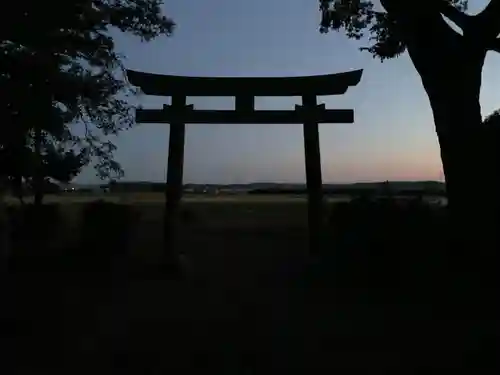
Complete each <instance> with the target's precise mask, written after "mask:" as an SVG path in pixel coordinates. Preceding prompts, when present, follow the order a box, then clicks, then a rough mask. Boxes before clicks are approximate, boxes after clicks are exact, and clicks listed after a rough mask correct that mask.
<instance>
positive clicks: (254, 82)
mask: <svg viewBox="0 0 500 375" xmlns="http://www.w3.org/2000/svg"><path fill="white" fill-rule="evenodd" d="M362 74H363V71H362V70H355V71H350V72H343V73H337V74H328V75H319V76H306V77H276V78H275V77H269V78H268V77H184V76H172V75H160V74H152V73H143V72H138V71H134V70H127V77H128V80H129V82H130V83H131V84H132V85H134V86H137V87H140V88H141V90H142V92H143V93H144V94H146V95H155V96H170V97H171V98H172V100H171V105H164V106H163V108H162V109H138V110H137V112H136V121H137V122H138V123H168V124H170V136H169V149H168V169H167V184H166V192H165V193H166V207H165V208H166V210H165V227H164V229H165V251H166V252H168V253H170V254H171V255H173V253H174V249H176V242H177V240H176V234H177V232H178V225H179V220H178V217H179V215H178V213H179V205H180V201H181V198H182V191H183V166H184V144H185V126H186V124H187V123H192V124H210V123H211V124H303V130H304V153H305V170H306V183H307V194H308V236H309V238H308V241H309V252H310V253H312V254H314V253H317V252H318V251H319V250H320V247H321V243H322V241H321V238H322V234H323V232H324V213H323V193H322V184H323V183H322V176H321V158H320V147H319V130H318V124H319V123H353V122H354V111H353V110H352V109H326V108H325V104H319V105H318V103H317V97H318V96H320V95H321V96H325V95H342V94H344V93H345V92H346V91H347V89H348V88H349V87H350V86H356V85H357V84H358V83H359V82H360V80H361V76H362ZM188 96H207V97H210V96H212V97H213V96H232V97H234V98H235V109H234V110H196V109H194V108H193V105H187V104H186V98H187V97H188ZM256 96H300V97H302V105H296V106H295V109H294V110H255V106H254V102H255V97H256ZM165 255H167V254H165Z"/></svg>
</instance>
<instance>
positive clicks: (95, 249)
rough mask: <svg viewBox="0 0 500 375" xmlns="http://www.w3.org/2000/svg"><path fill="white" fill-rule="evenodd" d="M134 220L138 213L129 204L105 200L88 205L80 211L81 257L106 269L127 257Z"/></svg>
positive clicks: (135, 220) (135, 221)
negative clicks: (118, 259) (115, 261)
mask: <svg viewBox="0 0 500 375" xmlns="http://www.w3.org/2000/svg"><path fill="white" fill-rule="evenodd" d="M137 219H138V213H137V211H136V210H135V209H134V208H133V207H132V206H130V205H126V204H116V203H108V202H104V201H96V202H92V203H89V204H87V205H86V206H85V207H84V209H83V212H82V220H81V233H80V242H79V251H78V253H79V255H80V258H83V259H85V260H87V261H89V262H91V263H93V264H94V265H95V266H104V267H107V266H110V265H111V263H112V262H113V260H115V259H117V258H118V257H124V256H126V255H127V254H128V250H129V243H130V239H131V237H132V234H133V233H134V229H135V224H136V223H137ZM83 259H80V260H83ZM84 263H85V264H86V263H87V262H85V261H84Z"/></svg>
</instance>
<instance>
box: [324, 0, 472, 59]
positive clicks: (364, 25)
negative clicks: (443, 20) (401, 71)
mask: <svg viewBox="0 0 500 375" xmlns="http://www.w3.org/2000/svg"><path fill="white" fill-rule="evenodd" d="M467 2H468V1H467V0H420V1H418V2H415V1H409V0H396V1H394V0H393V1H390V0H389V1H387V0H385V1H384V0H382V1H381V3H382V5H383V6H384V8H385V9H386V10H379V9H377V8H376V6H375V4H374V2H373V1H371V0H320V11H321V15H322V17H321V24H320V31H321V32H322V33H326V32H328V30H335V31H339V30H341V29H344V30H345V32H346V35H347V36H348V37H349V38H353V39H357V40H360V39H362V38H363V37H368V39H369V41H370V44H369V45H368V46H363V47H361V50H364V51H368V52H370V53H371V54H372V55H373V57H376V58H379V59H380V60H382V61H384V60H385V59H390V58H394V57H397V56H399V55H401V54H402V53H404V52H405V51H406V47H407V46H406V43H405V41H404V38H403V36H402V35H401V30H400V29H399V28H398V15H400V11H401V10H402V8H403V7H405V8H406V9H408V10H409V11H410V12H413V13H417V12H425V13H427V14H432V13H435V14H442V15H444V16H446V17H448V18H450V19H451V20H453V22H456V23H457V22H458V23H461V22H460V21H459V20H458V18H461V15H460V12H463V11H466V10H467ZM457 16H458V17H457ZM423 26H424V27H425V25H423Z"/></svg>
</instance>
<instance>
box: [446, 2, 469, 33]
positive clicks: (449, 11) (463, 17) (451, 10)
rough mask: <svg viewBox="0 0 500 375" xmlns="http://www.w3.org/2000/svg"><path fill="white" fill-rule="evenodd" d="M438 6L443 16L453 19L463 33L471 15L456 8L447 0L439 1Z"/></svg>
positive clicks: (467, 26)
mask: <svg viewBox="0 0 500 375" xmlns="http://www.w3.org/2000/svg"><path fill="white" fill-rule="evenodd" d="M438 8H439V11H440V12H441V14H442V15H443V16H446V17H447V18H449V19H450V20H451V21H453V23H455V24H456V25H457V26H458V27H460V28H461V29H462V31H463V32H464V33H465V30H466V29H468V28H469V26H470V24H471V20H472V17H471V16H469V15H468V14H465V13H463V12H462V11H460V10H458V9H457V8H455V7H454V6H453V5H451V4H450V3H449V2H447V1H441V2H440V4H439V6H438Z"/></svg>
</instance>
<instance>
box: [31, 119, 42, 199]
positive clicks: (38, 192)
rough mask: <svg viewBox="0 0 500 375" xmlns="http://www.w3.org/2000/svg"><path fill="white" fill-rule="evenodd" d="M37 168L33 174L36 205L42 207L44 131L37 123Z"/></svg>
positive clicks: (35, 139) (35, 140) (35, 138)
mask: <svg viewBox="0 0 500 375" xmlns="http://www.w3.org/2000/svg"><path fill="white" fill-rule="evenodd" d="M34 130H35V137H34V142H35V159H36V160H35V170H34V172H35V173H34V176H33V190H34V205H35V207H40V206H41V205H42V203H43V193H44V191H43V190H44V175H43V169H42V168H43V165H42V154H41V153H42V131H41V129H40V127H39V126H37V125H35V129H34Z"/></svg>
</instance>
